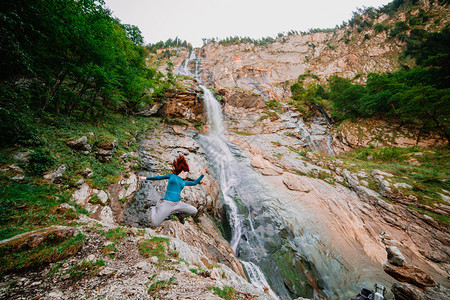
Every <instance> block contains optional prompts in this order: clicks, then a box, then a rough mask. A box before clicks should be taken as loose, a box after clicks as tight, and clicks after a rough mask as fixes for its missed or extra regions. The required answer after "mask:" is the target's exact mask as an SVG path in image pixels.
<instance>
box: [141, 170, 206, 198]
mask: <svg viewBox="0 0 450 300" xmlns="http://www.w3.org/2000/svg"><path fill="white" fill-rule="evenodd" d="M203 177H204V175H203V174H202V175H201V176H200V177H199V178H197V180H195V181H186V180H183V179H181V177H180V176H178V175H175V174H174V173H169V174H166V175H162V176H152V177H147V178H146V179H148V180H161V179H169V182H168V183H167V189H166V194H165V195H164V198H163V200H169V201H180V194H181V191H182V190H183V188H184V187H185V186H192V185H196V184H199V183H200V181H201V180H202V179H203Z"/></svg>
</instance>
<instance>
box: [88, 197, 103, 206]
mask: <svg viewBox="0 0 450 300" xmlns="http://www.w3.org/2000/svg"><path fill="white" fill-rule="evenodd" d="M89 203H91V204H94V205H97V204H98V205H101V206H105V203H103V201H102V200H101V199H100V197H99V196H98V195H97V194H94V195H92V196H91V198H90V199H89Z"/></svg>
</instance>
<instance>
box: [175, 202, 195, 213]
mask: <svg viewBox="0 0 450 300" xmlns="http://www.w3.org/2000/svg"><path fill="white" fill-rule="evenodd" d="M175 210H176V211H177V212H179V213H182V214H187V215H189V216H195V215H196V214H197V208H195V207H194V206H192V205H190V204H187V203H184V202H181V201H180V202H178V204H177V205H176V206H175Z"/></svg>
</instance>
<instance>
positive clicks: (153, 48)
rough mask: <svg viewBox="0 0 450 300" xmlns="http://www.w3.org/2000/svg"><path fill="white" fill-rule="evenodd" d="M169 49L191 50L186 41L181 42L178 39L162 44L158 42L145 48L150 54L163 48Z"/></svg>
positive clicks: (189, 44)
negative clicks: (181, 48) (182, 48)
mask: <svg viewBox="0 0 450 300" xmlns="http://www.w3.org/2000/svg"><path fill="white" fill-rule="evenodd" d="M170 47H174V48H176V47H184V48H187V49H189V50H192V45H191V43H188V42H186V41H182V40H180V39H179V38H178V37H176V38H175V39H170V38H169V39H168V40H167V41H165V42H163V41H159V42H157V43H155V44H151V43H150V44H148V45H147V46H146V48H147V49H148V50H149V51H150V52H152V53H156V52H157V50H158V49H164V48H170Z"/></svg>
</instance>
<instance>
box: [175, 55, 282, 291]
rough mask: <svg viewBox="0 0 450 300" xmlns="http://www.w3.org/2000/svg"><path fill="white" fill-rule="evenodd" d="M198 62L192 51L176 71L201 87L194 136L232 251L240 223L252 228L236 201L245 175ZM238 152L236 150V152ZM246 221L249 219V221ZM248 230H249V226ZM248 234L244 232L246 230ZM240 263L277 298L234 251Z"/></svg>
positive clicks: (237, 243) (254, 267)
mask: <svg viewBox="0 0 450 300" xmlns="http://www.w3.org/2000/svg"><path fill="white" fill-rule="evenodd" d="M193 63H195V65H194V71H193V72H192V71H191V68H190V66H191V64H193ZM200 72H201V66H200V63H199V59H198V58H197V57H196V56H195V52H194V51H192V52H191V53H190V55H189V58H188V59H186V60H185V61H184V62H183V64H182V65H181V66H180V67H179V68H178V70H177V73H178V74H181V75H187V76H191V77H194V78H195V79H197V81H198V82H199V83H200V88H201V89H202V90H203V95H204V104H205V107H206V111H207V116H208V128H209V130H208V134H204V135H200V136H199V137H198V141H199V144H200V145H201V146H202V147H203V149H204V150H205V153H206V154H207V158H208V161H209V164H210V165H211V166H212V168H213V169H214V171H215V173H216V175H217V179H218V182H219V186H220V191H221V195H222V200H223V203H224V206H225V207H226V214H227V217H228V221H229V225H230V228H231V239H230V246H231V248H232V249H233V251H234V252H235V253H238V252H239V246H240V242H241V239H242V235H243V233H244V232H243V231H244V227H245V226H244V223H250V224H251V225H250V228H252V227H253V226H254V225H253V222H252V221H250V220H248V219H246V217H245V216H244V215H243V214H242V213H241V212H240V209H239V207H238V205H237V203H236V199H235V198H236V194H237V193H238V192H237V189H236V188H237V187H238V186H239V185H240V184H241V183H242V182H243V181H245V176H243V174H242V171H243V169H242V167H243V166H242V163H241V162H239V161H238V160H237V158H236V151H237V150H238V149H237V148H236V147H235V148H234V149H232V147H233V145H232V144H231V143H230V142H229V141H228V139H227V138H226V136H225V132H226V130H225V127H224V122H223V114H222V107H221V105H220V103H219V102H218V101H217V99H216V98H215V97H214V94H213V93H212V92H211V91H210V90H209V89H208V88H207V87H206V86H204V85H203V84H201V83H202V80H201V77H200ZM237 155H238V156H239V154H237ZM249 221H250V222H249ZM250 231H251V230H250ZM247 235H248V233H247ZM246 244H247V245H246V247H247V250H249V249H250V250H251V246H249V245H248V243H246ZM258 248H260V249H263V248H264V246H263V245H258ZM247 252H249V253H251V254H250V255H249V257H253V258H257V257H258V255H257V253H254V251H247ZM237 257H238V259H240V261H241V263H242V265H243V266H244V268H245V271H246V272H247V275H248V277H249V280H250V282H251V283H252V284H254V285H255V286H258V287H261V288H264V289H267V290H268V292H269V294H270V295H271V296H272V298H274V299H279V298H278V296H277V295H276V294H275V293H274V291H273V290H272V289H271V288H270V285H269V283H268V281H267V279H266V277H265V276H264V273H263V271H262V270H261V269H260V267H259V266H258V265H257V264H256V263H255V261H256V259H255V260H254V261H253V262H252V261H245V260H243V258H242V257H239V255H237Z"/></svg>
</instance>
